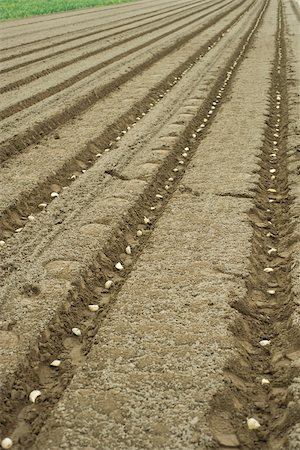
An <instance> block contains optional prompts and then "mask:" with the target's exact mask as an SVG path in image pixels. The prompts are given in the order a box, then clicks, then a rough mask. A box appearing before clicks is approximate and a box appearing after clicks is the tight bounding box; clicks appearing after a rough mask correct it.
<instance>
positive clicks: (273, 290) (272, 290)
mask: <svg viewBox="0 0 300 450" xmlns="http://www.w3.org/2000/svg"><path fill="white" fill-rule="evenodd" d="M275 292H276V291H275V289H268V290H267V293H268V294H270V295H274V294H275Z"/></svg>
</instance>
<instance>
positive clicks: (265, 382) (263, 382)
mask: <svg viewBox="0 0 300 450" xmlns="http://www.w3.org/2000/svg"><path fill="white" fill-rule="evenodd" d="M261 384H270V380H268V378H263V379H262V380H261Z"/></svg>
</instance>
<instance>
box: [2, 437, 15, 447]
mask: <svg viewBox="0 0 300 450" xmlns="http://www.w3.org/2000/svg"><path fill="white" fill-rule="evenodd" d="M12 446H13V441H12V440H11V439H10V438H9V437H7V438H4V439H2V441H1V447H2V448H12Z"/></svg>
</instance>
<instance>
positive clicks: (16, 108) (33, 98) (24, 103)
mask: <svg viewBox="0 0 300 450" xmlns="http://www.w3.org/2000/svg"><path fill="white" fill-rule="evenodd" d="M231 1H232V0H230V1H229V2H228V4H230V3H231ZM228 4H226V5H225V6H227V5H228ZM204 9H206V8H204ZM217 9H218V8H217ZM217 9H216V10H217ZM216 10H213V11H210V12H209V13H206V14H203V15H200V16H197V15H196V17H195V13H194V12H193V13H189V14H187V15H183V16H180V17H179V18H176V19H174V20H171V21H168V22H167V23H166V24H164V26H162V24H161V23H160V24H159V25H157V26H155V27H154V28H151V29H150V30H149V29H147V30H143V31H141V32H140V33H134V34H133V35H131V36H129V37H127V38H125V39H124V40H123V41H121V42H117V43H115V44H112V45H110V46H108V48H104V49H96V50H95V51H92V52H91V54H89V53H90V52H87V54H86V55H84V56H82V55H81V56H79V58H78V62H79V63H80V64H79V67H80V68H81V64H82V62H83V63H84V60H85V59H87V58H91V57H93V56H95V55H96V54H102V53H104V52H106V51H109V50H112V49H114V48H120V49H121V52H120V53H117V54H116V55H115V56H113V57H110V58H108V59H105V56H103V57H102V59H103V61H101V62H99V63H98V64H96V65H92V66H91V67H88V68H86V69H85V70H83V71H81V72H80V73H75V74H74V75H72V76H69V77H68V78H67V79H64V80H62V81H61V82H60V83H58V84H55V85H52V86H50V87H48V88H47V89H44V90H42V91H41V90H40V89H41V86H40V82H38V83H35V89H34V87H33V86H31V89H32V91H33V93H32V94H31V95H30V97H28V98H26V96H27V95H28V94H27V93H26V90H24V91H23V93H22V92H19V91H18V97H17V98H20V97H21V98H22V96H23V97H24V96H25V99H24V100H19V101H18V102H16V103H12V102H15V96H14V94H12V95H11V96H10V95H9V94H8V95H7V96H6V97H5V100H6V102H5V103H4V105H3V106H4V107H3V108H2V110H1V111H0V120H4V119H6V118H8V117H10V116H12V115H13V114H15V113H16V112H20V111H22V110H23V109H26V108H29V107H31V106H33V105H35V104H36V103H39V102H41V101H43V100H45V99H46V98H48V97H51V96H52V95H55V94H57V93H59V92H61V91H62V90H64V89H66V88H68V87H70V86H72V85H74V84H75V83H78V82H79V81H82V80H84V79H85V78H87V77H88V76H90V75H93V74H94V73H96V72H98V71H99V70H101V69H103V68H105V69H107V67H109V66H110V65H112V64H113V63H115V62H118V63H119V62H120V61H121V59H123V58H126V57H128V56H131V55H133V54H135V53H137V54H138V52H139V51H140V50H144V49H146V48H147V47H150V46H151V45H153V44H157V43H158V44H159V43H160V42H161V41H162V40H164V39H165V38H169V37H171V36H172V35H173V34H174V40H175V39H178V37H177V35H176V33H178V32H180V33H181V32H182V31H183V30H186V29H189V28H190V27H191V26H192V25H194V24H198V23H199V22H200V23H201V21H202V20H203V18H205V17H207V16H209V15H211V14H213V13H214V12H215V11H216ZM190 16H192V17H193V19H192V20H191V21H189V22H182V21H184V20H185V19H186V18H189V17H190ZM177 22H179V23H180V25H179V26H178V27H176V28H171V29H168V28H169V27H171V26H172V25H173V24H174V23H177ZM164 29H166V30H167V31H165V32H163V30H164ZM156 31H158V32H159V34H158V36H155V37H153V38H151V36H152V35H153V34H154V33H155V32H156ZM183 32H184V31H183ZM148 35H149V36H150V39H149V40H148V41H146V42H144V41H143V40H140V39H141V38H142V37H144V36H148ZM130 42H133V43H134V42H136V43H138V44H139V45H135V44H133V46H132V48H130V46H128V47H129V48H128V47H127V48H126V46H125V48H126V50H125V51H122V50H123V46H124V45H125V44H127V43H130ZM152 51H153V50H152ZM154 51H155V49H154ZM90 61H91V63H92V64H93V63H94V59H91V60H90ZM71 64H73V62H71V63H70V65H71ZM67 65H68V64H67ZM65 67H66V66H65V65H64V64H63V68H65ZM76 69H77V66H75V67H74V68H73V70H74V71H76ZM51 73H52V70H51V71H50V74H51ZM55 75H56V74H55ZM43 81H44V80H43ZM44 82H45V81H44ZM53 82H55V81H54V80H53ZM36 91H37V92H36ZM34 92H36V93H34ZM9 103H12V104H10V105H9ZM5 104H6V105H7V104H8V105H9V106H6V107H5Z"/></svg>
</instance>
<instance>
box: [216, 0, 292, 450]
mask: <svg viewBox="0 0 300 450" xmlns="http://www.w3.org/2000/svg"><path fill="white" fill-rule="evenodd" d="M276 42H277V49H276V56H275V61H274V66H273V71H272V85H271V89H270V94H269V97H270V103H269V105H270V106H269V109H270V110H269V114H268V119H267V122H266V131H265V142H264V146H263V148H262V153H261V157H260V158H261V162H260V169H259V172H258V173H259V181H258V186H257V190H256V194H255V197H254V204H255V206H254V208H253V210H252V211H250V213H249V219H250V222H251V224H252V227H253V241H252V251H251V258H250V276H249V280H248V281H247V291H248V292H247V295H246V298H245V299H244V300H243V301H239V302H238V303H237V304H236V305H234V308H235V309H237V311H238V312H239V313H240V315H241V317H242V318H241V319H239V320H238V323H237V324H236V327H235V329H234V330H233V331H234V335H235V336H236V339H237V341H238V342H245V344H244V345H243V346H242V347H241V349H240V357H241V359H242V362H237V361H235V362H234V363H232V364H231V367H230V369H229V370H230V373H231V374H232V375H231V376H230V380H231V381H230V384H231V386H229V385H228V392H226V393H222V394H220V398H221V399H224V398H225V397H226V398H227V405H226V406H225V407H224V404H223V405H222V406H221V405H220V404H214V405H213V406H212V415H213V416H214V418H215V417H216V416H217V418H220V417H223V418H224V417H226V416H227V417H230V422H231V424H230V428H232V429H234V430H235V432H236V435H237V436H238V440H239V441H240V442H241V446H242V448H243V449H249V450H250V449H251V450H252V449H253V448H259V449H261V450H267V449H272V450H280V449H283V448H287V433H288V431H289V429H290V428H291V427H292V426H293V425H294V424H295V423H297V421H299V420H300V412H299V410H297V408H296V407H295V406H293V405H292V403H290V406H289V407H288V402H289V395H288V388H289V386H290V385H291V382H292V379H293V378H294V377H296V376H299V370H298V369H297V368H296V367H295V366H294V367H293V366H292V361H294V360H295V358H296V357H297V356H299V354H300V352H299V349H300V335H299V330H295V329H291V326H290V317H291V315H292V313H293V310H294V307H295V304H294V299H293V292H292V285H291V272H292V270H293V265H292V261H291V253H292V248H293V245H294V242H295V239H294V238H293V226H292V225H291V224H292V223H293V222H292V213H291V211H292V208H293V199H292V198H291V196H290V192H289V179H288V155H287V148H286V137H287V124H288V103H287V92H286V72H285V70H286V53H285V38H284V24H283V20H282V4H281V2H280V3H279V11H278V29H277V37H276ZM236 380H238V381H236ZM228 398H230V400H231V401H230V402H228ZM220 403H221V401H220ZM234 403H235V405H238V406H235V407H234V406H233V404H234ZM247 417H248V419H247V420H249V419H250V420H252V421H253V419H255V421H256V423H254V424H252V425H253V428H250V424H249V423H248V428H249V430H248V432H247V431H246V426H245V425H244V422H245V419H246V418H247ZM214 420H216V419H214ZM216 421H217V420H216ZM223 423H224V430H225V429H226V427H227V426H228V425H227V424H226V420H223ZM224 430H223V431H224Z"/></svg>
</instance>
